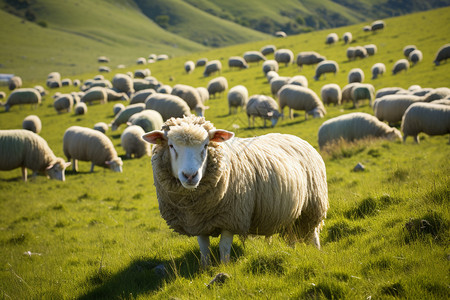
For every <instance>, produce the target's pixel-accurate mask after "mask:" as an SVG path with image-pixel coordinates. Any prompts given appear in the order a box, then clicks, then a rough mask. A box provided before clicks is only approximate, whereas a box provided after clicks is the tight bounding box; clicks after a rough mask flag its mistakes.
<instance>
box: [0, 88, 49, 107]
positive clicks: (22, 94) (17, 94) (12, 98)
mask: <svg viewBox="0 0 450 300" xmlns="http://www.w3.org/2000/svg"><path fill="white" fill-rule="evenodd" d="M41 99H42V97H41V94H40V93H39V92H38V91H37V90H36V89H34V88H19V89H15V90H14V91H13V92H12V93H11V94H9V96H8V99H6V102H5V103H3V102H0V105H1V106H4V107H5V111H9V109H10V108H11V106H13V105H22V104H31V105H34V106H35V107H37V106H38V105H39V104H40V103H41Z"/></svg>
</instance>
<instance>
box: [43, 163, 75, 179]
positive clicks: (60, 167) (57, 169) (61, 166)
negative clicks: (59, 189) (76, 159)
mask: <svg viewBox="0 0 450 300" xmlns="http://www.w3.org/2000/svg"><path fill="white" fill-rule="evenodd" d="M68 166H70V162H67V163H63V162H57V163H55V164H53V165H51V166H49V167H48V168H47V169H46V170H45V171H46V173H47V176H48V177H49V178H51V179H56V180H61V181H65V180H66V178H65V175H64V172H65V170H66V168H67V167H68Z"/></svg>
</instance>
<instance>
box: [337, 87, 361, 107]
mask: <svg viewBox="0 0 450 300" xmlns="http://www.w3.org/2000/svg"><path fill="white" fill-rule="evenodd" d="M359 84H360V83H359V82H352V83H349V84H347V85H345V86H344V87H343V88H342V92H341V93H342V99H341V103H345V102H349V101H353V100H352V90H353V87H355V86H357V85H359Z"/></svg>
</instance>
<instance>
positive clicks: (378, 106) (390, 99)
mask: <svg viewBox="0 0 450 300" xmlns="http://www.w3.org/2000/svg"><path fill="white" fill-rule="evenodd" d="M420 101H423V97H418V96H413V95H387V96H384V97H381V98H377V99H376V100H375V101H374V103H373V112H374V115H375V117H377V118H378V120H380V121H386V122H388V123H389V125H393V124H396V123H399V122H400V121H401V120H402V117H403V114H404V113H405V111H406V110H407V109H408V107H409V106H410V105H411V104H414V103H416V102H420Z"/></svg>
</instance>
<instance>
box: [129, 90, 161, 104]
mask: <svg viewBox="0 0 450 300" xmlns="http://www.w3.org/2000/svg"><path fill="white" fill-rule="evenodd" d="M155 93H156V91H155V90H154V89H145V90H140V91H137V92H136V93H134V94H133V96H132V97H131V99H130V104H136V103H145V100H146V99H147V98H148V96H150V95H152V94H155Z"/></svg>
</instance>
